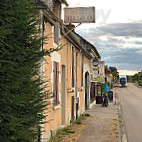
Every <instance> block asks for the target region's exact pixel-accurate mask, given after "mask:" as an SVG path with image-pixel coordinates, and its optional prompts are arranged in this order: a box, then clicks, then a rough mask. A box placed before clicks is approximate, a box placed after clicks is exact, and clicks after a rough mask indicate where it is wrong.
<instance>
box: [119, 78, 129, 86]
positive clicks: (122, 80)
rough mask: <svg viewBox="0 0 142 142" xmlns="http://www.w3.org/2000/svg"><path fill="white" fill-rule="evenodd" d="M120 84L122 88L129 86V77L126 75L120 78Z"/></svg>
mask: <svg viewBox="0 0 142 142" xmlns="http://www.w3.org/2000/svg"><path fill="white" fill-rule="evenodd" d="M119 84H120V87H126V86H127V76H126V75H123V76H119Z"/></svg>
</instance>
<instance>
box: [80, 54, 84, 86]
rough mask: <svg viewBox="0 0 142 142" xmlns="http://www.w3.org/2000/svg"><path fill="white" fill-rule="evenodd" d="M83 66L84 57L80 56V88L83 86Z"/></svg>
mask: <svg viewBox="0 0 142 142" xmlns="http://www.w3.org/2000/svg"><path fill="white" fill-rule="evenodd" d="M83 64H84V55H83V54H82V56H81V87H82V86H83Z"/></svg>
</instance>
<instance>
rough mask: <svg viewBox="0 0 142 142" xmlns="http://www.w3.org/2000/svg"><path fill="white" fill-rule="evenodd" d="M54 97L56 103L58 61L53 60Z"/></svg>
mask: <svg viewBox="0 0 142 142" xmlns="http://www.w3.org/2000/svg"><path fill="white" fill-rule="evenodd" d="M53 78H54V79H53V98H54V104H55V101H56V62H53Z"/></svg>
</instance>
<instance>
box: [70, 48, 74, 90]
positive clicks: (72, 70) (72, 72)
mask: <svg viewBox="0 0 142 142" xmlns="http://www.w3.org/2000/svg"><path fill="white" fill-rule="evenodd" d="M74 50H75V48H74V47H72V69H71V75H72V88H73V87H74V79H75V78H74Z"/></svg>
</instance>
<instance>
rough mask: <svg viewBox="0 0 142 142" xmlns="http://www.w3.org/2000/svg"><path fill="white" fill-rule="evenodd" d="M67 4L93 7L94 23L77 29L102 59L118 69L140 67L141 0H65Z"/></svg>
mask: <svg viewBox="0 0 142 142" xmlns="http://www.w3.org/2000/svg"><path fill="white" fill-rule="evenodd" d="M67 2H68V3H69V5H70V7H77V6H78V7H79V6H80V7H82V6H83V7H85V6H95V8H96V23H94V24H82V25H80V26H79V27H78V28H76V32H77V33H79V34H80V35H81V36H83V37H84V38H86V39H87V40H88V41H89V42H91V43H92V44H93V45H95V46H96V48H97V50H98V51H99V53H100V55H101V57H102V60H104V61H105V63H106V64H107V65H109V66H115V67H117V69H119V70H136V71H137V70H142V8H141V1H140V0H131V1H130V0H67Z"/></svg>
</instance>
